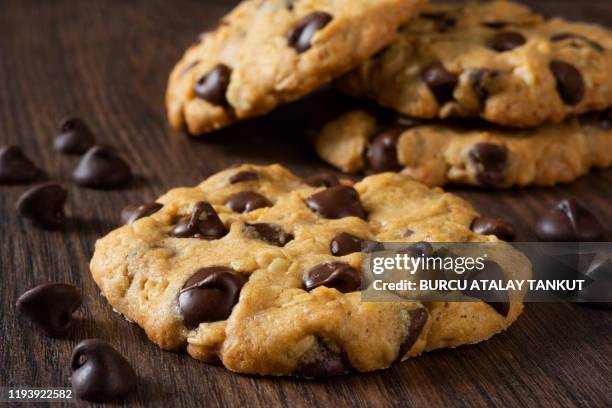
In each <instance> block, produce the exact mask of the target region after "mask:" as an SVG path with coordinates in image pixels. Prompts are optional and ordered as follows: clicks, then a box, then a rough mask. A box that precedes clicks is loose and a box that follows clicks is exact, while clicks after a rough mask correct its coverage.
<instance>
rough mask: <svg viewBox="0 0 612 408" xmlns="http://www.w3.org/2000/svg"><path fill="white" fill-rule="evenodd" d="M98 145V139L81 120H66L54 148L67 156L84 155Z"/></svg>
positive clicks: (54, 142)
mask: <svg viewBox="0 0 612 408" xmlns="http://www.w3.org/2000/svg"><path fill="white" fill-rule="evenodd" d="M95 144H96V138H95V137H94V135H93V133H92V132H91V130H90V129H89V127H88V126H87V125H86V124H85V122H83V121H82V120H81V119H79V118H65V119H63V120H62V122H61V123H60V128H59V132H58V134H57V136H56V137H55V140H54V141H53V148H54V149H55V150H57V151H58V152H61V153H66V154H83V153H85V152H86V151H87V150H88V149H89V148H90V147H92V146H93V145H95Z"/></svg>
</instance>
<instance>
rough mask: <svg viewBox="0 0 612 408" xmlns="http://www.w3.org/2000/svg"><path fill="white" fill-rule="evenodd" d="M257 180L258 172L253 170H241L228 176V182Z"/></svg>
mask: <svg viewBox="0 0 612 408" xmlns="http://www.w3.org/2000/svg"><path fill="white" fill-rule="evenodd" d="M255 180H259V174H257V173H255V172H254V171H241V172H239V173H236V174H234V175H233V176H231V177H230V178H229V183H230V184H237V183H244V182H246V181H255Z"/></svg>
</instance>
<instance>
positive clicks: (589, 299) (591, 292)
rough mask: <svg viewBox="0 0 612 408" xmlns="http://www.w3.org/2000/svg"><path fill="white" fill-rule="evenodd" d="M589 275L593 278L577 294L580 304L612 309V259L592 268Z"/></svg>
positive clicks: (593, 307) (594, 307)
mask: <svg viewBox="0 0 612 408" xmlns="http://www.w3.org/2000/svg"><path fill="white" fill-rule="evenodd" d="M588 277H589V278H590V280H591V283H589V284H588V285H587V286H586V287H585V288H584V289H582V290H581V291H579V292H578V293H577V294H576V296H577V300H578V304H579V305H581V306H586V307H590V308H592V309H600V310H612V261H611V260H610V259H608V260H606V261H604V262H602V263H600V264H599V265H597V266H596V267H595V268H594V269H592V270H591V271H590V272H589V274H588Z"/></svg>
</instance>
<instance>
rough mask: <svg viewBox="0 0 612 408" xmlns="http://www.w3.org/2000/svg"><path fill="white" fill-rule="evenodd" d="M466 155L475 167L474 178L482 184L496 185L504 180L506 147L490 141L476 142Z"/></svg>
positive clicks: (506, 161) (506, 160)
mask: <svg viewBox="0 0 612 408" xmlns="http://www.w3.org/2000/svg"><path fill="white" fill-rule="evenodd" d="M468 156H469V158H470V160H471V161H472V163H473V164H474V166H475V167H476V178H477V179H478V181H479V182H481V183H482V184H483V185H484V186H488V187H496V186H499V185H500V184H502V183H503V182H504V177H505V173H506V167H507V163H508V149H507V148H506V147H505V146H501V145H498V144H492V143H478V144H476V145H474V147H472V149H471V150H470V151H469V153H468Z"/></svg>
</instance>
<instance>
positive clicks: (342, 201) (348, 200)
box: [306, 186, 367, 220]
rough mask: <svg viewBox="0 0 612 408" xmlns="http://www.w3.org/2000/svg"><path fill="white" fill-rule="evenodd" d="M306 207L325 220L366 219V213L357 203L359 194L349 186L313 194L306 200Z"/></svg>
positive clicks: (358, 202) (335, 187) (331, 188)
mask: <svg viewBox="0 0 612 408" xmlns="http://www.w3.org/2000/svg"><path fill="white" fill-rule="evenodd" d="M306 205H308V208H310V209H311V210H313V211H316V212H317V213H319V214H321V215H322V216H323V217H325V218H331V219H338V218H344V217H359V218H361V219H364V220H365V219H366V218H367V213H366V211H365V209H364V208H363V206H362V205H361V202H360V201H359V193H357V190H355V189H354V188H353V187H349V186H334V187H330V188H328V189H327V190H323V191H320V192H318V193H316V194H313V195H311V196H310V197H308V198H307V199H306Z"/></svg>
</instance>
